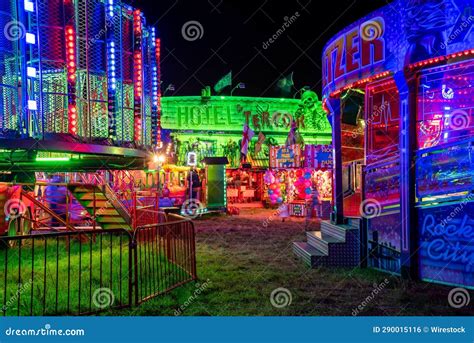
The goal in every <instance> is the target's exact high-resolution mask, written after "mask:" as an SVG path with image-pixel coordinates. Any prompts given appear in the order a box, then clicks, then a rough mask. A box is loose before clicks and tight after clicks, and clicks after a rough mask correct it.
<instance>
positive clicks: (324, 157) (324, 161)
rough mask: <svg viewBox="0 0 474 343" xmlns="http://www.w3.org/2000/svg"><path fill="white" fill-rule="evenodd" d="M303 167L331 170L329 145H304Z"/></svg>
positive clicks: (331, 161)
mask: <svg viewBox="0 0 474 343" xmlns="http://www.w3.org/2000/svg"><path fill="white" fill-rule="evenodd" d="M304 156H305V167H307V168H314V169H318V170H331V169H332V163H333V156H332V146H331V145H306V146H305V149H304Z"/></svg>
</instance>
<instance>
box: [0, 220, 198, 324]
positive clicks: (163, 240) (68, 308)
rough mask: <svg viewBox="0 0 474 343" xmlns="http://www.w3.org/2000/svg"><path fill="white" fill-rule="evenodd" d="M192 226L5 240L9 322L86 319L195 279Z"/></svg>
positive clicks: (0, 293) (2, 259) (4, 294)
mask: <svg viewBox="0 0 474 343" xmlns="http://www.w3.org/2000/svg"><path fill="white" fill-rule="evenodd" d="M196 277H197V276H196V256H195V241H194V226H193V223H192V222H191V221H189V220H185V219H182V218H176V217H174V221H172V222H165V223H161V224H157V225H152V226H143V227H140V228H138V229H137V230H135V231H134V232H129V231H126V230H122V229H113V230H86V231H69V232H56V233H46V234H41V235H39V234H38V235H35V234H33V235H27V236H16V237H0V285H2V286H3V287H2V288H0V306H2V307H1V310H0V311H1V313H2V314H3V315H4V316H25V315H27V316H35V315H40V316H44V315H86V314H92V313H97V312H100V311H105V310H110V309H119V308H124V307H131V306H132V305H138V304H140V303H141V302H144V301H146V300H148V299H151V298H153V297H156V296H158V295H160V294H163V293H166V292H168V291H170V290H171V289H174V288H176V287H178V286H180V285H183V284H185V283H186V282H189V281H192V280H195V279H196Z"/></svg>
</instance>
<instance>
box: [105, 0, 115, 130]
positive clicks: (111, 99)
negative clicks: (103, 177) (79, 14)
mask: <svg viewBox="0 0 474 343" xmlns="http://www.w3.org/2000/svg"><path fill="white" fill-rule="evenodd" d="M105 11H106V18H107V64H108V66H107V79H108V83H107V88H108V89H107V94H108V97H107V102H108V106H107V108H108V119H109V120H108V124H109V125H108V130H109V131H108V136H109V138H110V139H115V137H116V133H117V132H116V127H117V126H116V106H115V101H116V89H117V70H116V66H117V64H116V58H115V56H116V49H117V48H116V46H115V37H114V28H113V25H114V0H107V6H106V8H105ZM111 26H112V27H111Z"/></svg>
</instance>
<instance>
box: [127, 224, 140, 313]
mask: <svg viewBox="0 0 474 343" xmlns="http://www.w3.org/2000/svg"><path fill="white" fill-rule="evenodd" d="M137 232H138V231H134V232H133V233H132V234H131V240H130V253H129V256H130V257H129V258H130V259H132V254H133V263H132V264H131V267H130V274H132V273H133V280H132V277H130V280H132V284H133V287H130V288H129V289H130V292H131V293H134V305H135V306H136V305H138V253H137V246H138V244H137ZM130 299H132V296H130ZM130 301H131V300H130Z"/></svg>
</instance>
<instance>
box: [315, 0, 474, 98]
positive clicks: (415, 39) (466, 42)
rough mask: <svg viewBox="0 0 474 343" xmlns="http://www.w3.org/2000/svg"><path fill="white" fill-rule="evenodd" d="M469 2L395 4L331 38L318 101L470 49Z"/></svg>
mask: <svg viewBox="0 0 474 343" xmlns="http://www.w3.org/2000/svg"><path fill="white" fill-rule="evenodd" d="M471 9H472V0H430V1H419V0H396V1H393V2H392V3H390V4H389V5H388V6H385V7H382V8H381V9H379V10H377V11H375V12H373V13H371V14H369V15H368V16H366V17H364V18H362V19H360V20H358V21H357V22H355V23H353V24H352V25H350V26H348V27H347V28H346V29H344V30H343V31H341V32H340V33H339V34H338V35H336V36H335V37H333V39H331V40H330V41H329V42H328V43H327V44H326V46H325V48H324V51H323V96H328V95H329V94H330V93H331V92H333V91H335V90H338V89H340V88H342V87H344V86H346V85H348V84H351V83H352V82H354V81H358V80H361V79H364V78H366V77H370V76H371V75H376V74H380V73H382V72H385V71H392V72H394V73H395V72H398V71H401V70H403V68H404V67H405V66H406V65H408V64H411V63H414V62H418V61H423V60H426V59H429V58H433V57H437V56H444V55H447V54H451V53H455V52H459V51H464V50H468V49H472V46H473V42H474V30H473V29H472V27H473V26H474V16H473V14H472V10H471Z"/></svg>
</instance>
